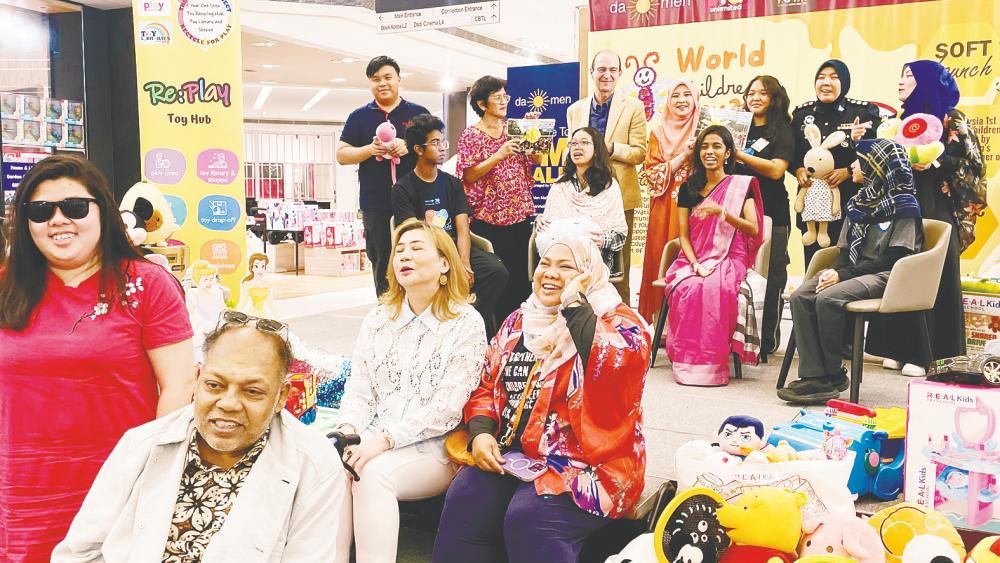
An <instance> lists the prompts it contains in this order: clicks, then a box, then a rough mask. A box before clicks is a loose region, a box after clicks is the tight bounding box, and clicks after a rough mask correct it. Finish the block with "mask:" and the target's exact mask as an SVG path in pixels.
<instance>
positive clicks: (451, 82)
mask: <svg viewBox="0 0 1000 563" xmlns="http://www.w3.org/2000/svg"><path fill="white" fill-rule="evenodd" d="M440 85H441V88H442V89H444V90H451V89H453V88H454V87H455V79H454V78H452V77H450V76H445V77H444V78H442V79H441V83H440Z"/></svg>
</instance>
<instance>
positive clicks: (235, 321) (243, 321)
mask: <svg viewBox="0 0 1000 563" xmlns="http://www.w3.org/2000/svg"><path fill="white" fill-rule="evenodd" d="M230 325H235V326H252V327H254V328H255V329H257V330H259V331H260V332H266V333H269V334H277V335H278V336H282V335H281V332H282V331H285V334H286V335H287V334H288V325H286V324H285V323H283V322H281V321H276V320H274V319H262V318H259V317H251V316H250V315H248V314H246V313H241V312H239V311H230V310H225V311H223V312H222V314H221V315H219V327H222V326H230ZM217 328H218V327H217ZM282 338H285V340H287V339H288V338H287V336H282Z"/></svg>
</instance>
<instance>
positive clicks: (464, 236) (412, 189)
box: [392, 114, 508, 338]
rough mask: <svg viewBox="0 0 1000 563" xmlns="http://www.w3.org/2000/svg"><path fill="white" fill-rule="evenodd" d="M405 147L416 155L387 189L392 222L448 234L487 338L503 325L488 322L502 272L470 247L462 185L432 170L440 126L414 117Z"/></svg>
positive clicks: (441, 156) (442, 151) (443, 146)
mask: <svg viewBox="0 0 1000 563" xmlns="http://www.w3.org/2000/svg"><path fill="white" fill-rule="evenodd" d="M406 146H407V148H408V149H409V151H410V154H414V155H416V158H417V164H416V167H415V168H414V170H413V171H412V172H410V173H409V174H407V175H405V176H403V177H402V178H400V179H399V182H397V183H396V185H395V186H394V187H393V188H392V211H393V214H394V215H395V216H396V224H397V225H402V224H403V223H404V222H405V221H410V220H414V219H416V220H419V221H426V222H427V223H429V224H431V225H435V226H438V227H441V228H442V229H444V230H445V231H447V232H448V234H449V235H451V238H452V239H454V241H455V244H456V245H457V246H458V253H459V254H460V255H461V256H462V263H463V264H462V265H463V267H464V268H465V273H466V275H468V276H469V278H470V282H471V283H470V285H471V286H472V291H473V293H475V294H476V303H475V307H476V309H477V310H479V311H480V313H481V314H482V315H483V320H485V321H486V332H487V336H488V337H490V338H492V337H493V335H494V334H496V329H497V326H496V323H498V322H502V321H503V319H494V318H493V313H492V311H493V308H494V306H495V305H496V301H497V298H498V297H499V296H500V293H501V292H502V291H503V288H504V287H506V285H507V276H508V273H507V268H506V267H504V265H503V262H501V261H500V259H499V258H497V257H496V255H494V254H491V253H489V252H486V251H484V250H482V249H480V248H479V247H475V246H472V237H471V235H470V230H469V218H470V217H471V216H472V208H471V207H469V201H468V200H467V199H466V197H465V190H464V189H463V188H462V182H460V181H459V179H458V178H456V177H454V176H452V175H451V174H448V173H447V172H442V171H440V170H438V166H441V164H442V163H443V162H444V160H445V156H446V155H447V152H448V141H447V140H445V138H444V123H442V122H441V120H440V119H438V118H436V117H434V116H433V115H429V114H425V115H418V116H416V117H414V118H413V121H412V122H411V123H410V126H409V127H408V128H407V129H406Z"/></svg>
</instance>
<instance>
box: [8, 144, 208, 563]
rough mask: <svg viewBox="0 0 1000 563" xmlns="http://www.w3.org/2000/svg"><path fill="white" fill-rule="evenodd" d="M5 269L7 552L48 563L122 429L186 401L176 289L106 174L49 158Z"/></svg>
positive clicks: (32, 185)
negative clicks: (147, 250)
mask: <svg viewBox="0 0 1000 563" xmlns="http://www.w3.org/2000/svg"><path fill="white" fill-rule="evenodd" d="M12 223H13V224H12V228H11V251H10V257H9V259H8V261H7V262H6V264H5V265H4V267H3V269H2V271H0V350H2V351H3V353H0V397H2V398H3V405H4V406H3V408H0V476H2V480H3V484H2V487H0V491H2V492H0V514H2V515H3V521H2V522H3V524H2V525H0V546H4V547H3V550H4V551H3V556H4V558H5V560H13V561H26V562H41V561H48V560H49V557H50V555H51V553H52V548H53V547H54V546H55V544H56V543H57V542H59V540H61V539H62V538H63V536H65V534H66V530H67V529H68V528H69V525H70V522H71V521H72V519H73V516H74V515H75V514H76V512H77V511H78V510H79V508H80V504H81V503H82V502H83V498H84V496H85V495H86V494H87V490H88V489H89V488H90V485H91V483H92V482H93V480H94V477H95V476H96V475H97V472H98V470H99V469H100V468H101V465H102V464H103V463H104V461H105V459H106V458H107V457H108V455H109V454H110V453H111V450H112V449H113V448H114V446H115V444H116V443H118V440H119V439H120V438H121V437H122V435H123V434H124V433H125V431H126V430H128V429H130V428H132V427H135V426H139V425H140V424H143V423H146V422H149V421H151V420H153V419H154V418H157V417H159V416H163V415H165V414H168V413H170V412H172V411H174V410H175V409H177V408H179V407H181V406H183V405H185V404H187V403H189V402H190V401H191V394H192V390H193V382H194V360H193V352H192V345H191V336H192V332H191V325H190V322H189V320H188V314H187V310H186V308H185V305H184V295H183V293H182V292H181V288H180V285H179V284H178V283H177V280H175V279H174V278H173V277H172V276H171V275H170V273H169V272H167V271H166V270H164V269H163V268H161V267H160V266H157V265H155V264H152V263H150V262H147V261H146V260H144V259H143V258H142V257H141V256H140V255H139V254H138V252H137V251H136V249H135V248H134V247H133V246H132V244H131V242H129V239H128V236H127V235H126V233H125V227H124V225H123V224H122V221H121V216H120V215H119V213H118V209H117V206H116V205H115V201H114V199H113V196H112V194H111V190H110V189H109V188H108V185H107V183H106V182H105V180H104V177H103V176H102V175H101V173H100V172H99V171H98V170H97V168H96V167H95V166H94V165H93V164H91V163H90V162H88V161H86V160H84V159H82V158H79V157H75V156H62V155H59V156H51V157H49V158H46V159H45V160H42V161H41V162H39V163H38V164H36V165H35V166H34V167H33V168H32V169H31V170H30V171H29V172H28V174H27V175H26V176H25V177H24V180H22V181H21V184H20V185H19V186H18V189H17V193H16V194H15V199H14V213H13V218H12Z"/></svg>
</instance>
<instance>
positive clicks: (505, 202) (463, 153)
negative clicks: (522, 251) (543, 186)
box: [455, 121, 535, 227]
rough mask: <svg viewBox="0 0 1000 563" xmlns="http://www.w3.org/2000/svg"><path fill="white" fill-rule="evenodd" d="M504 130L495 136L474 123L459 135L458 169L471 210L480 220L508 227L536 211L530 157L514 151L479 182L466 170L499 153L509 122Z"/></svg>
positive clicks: (506, 138) (505, 124) (504, 141)
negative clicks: (467, 179)
mask: <svg viewBox="0 0 1000 563" xmlns="http://www.w3.org/2000/svg"><path fill="white" fill-rule="evenodd" d="M501 130H502V133H501V134H500V136H499V137H497V138H495V139H494V138H493V137H490V136H489V135H487V134H486V132H485V131H483V130H482V129H480V128H478V127H476V126H475V125H471V126H469V127H467V128H466V129H465V131H462V134H461V135H460V136H459V137H458V164H457V165H456V168H455V172H456V174H457V175H458V178H459V179H460V180H462V185H463V186H465V195H466V197H467V198H468V199H469V205H470V206H472V212H473V215H474V216H475V218H476V219H477V220H479V221H484V222H486V223H489V224H491V225H497V226H500V227H506V226H509V225H513V224H515V223H520V222H521V221H524V220H526V219H528V218H529V217H531V216H532V215H534V214H535V202H534V200H533V199H532V198H531V188H533V187H534V186H535V180H534V179H533V178H532V177H531V159H530V158H529V157H527V156H525V155H523V154H512V155H510V156H508V157H507V158H505V159H503V160H501V161H500V162H498V163H497V165H496V166H494V167H493V168H492V169H490V171H489V172H487V173H486V174H485V175H484V176H483V177H482V178H480V179H479V180H477V181H476V182H467V181H465V170H466V169H467V168H470V167H472V166H475V165H477V164H479V163H480V162H483V161H484V160H486V159H487V158H489V157H491V156H493V155H494V154H496V152H497V151H499V150H500V147H502V146H503V144H504V143H506V142H507V141H508V140H509V139H510V137H508V136H507V122H506V121H505V122H503V126H502V128H501Z"/></svg>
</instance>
